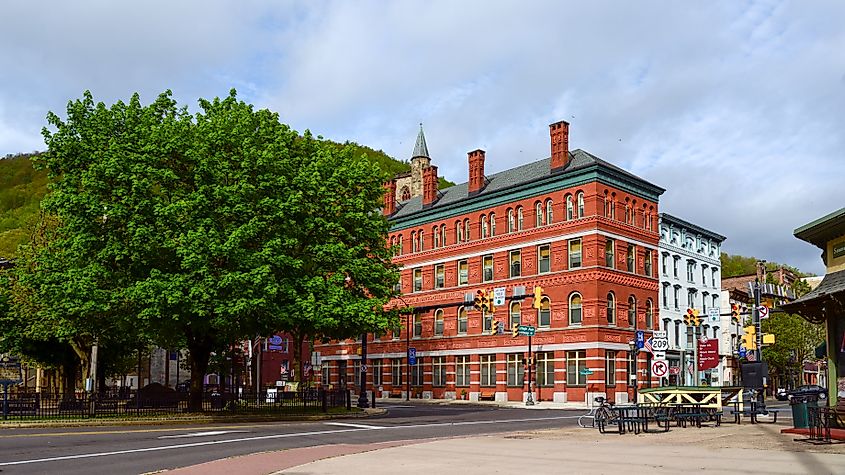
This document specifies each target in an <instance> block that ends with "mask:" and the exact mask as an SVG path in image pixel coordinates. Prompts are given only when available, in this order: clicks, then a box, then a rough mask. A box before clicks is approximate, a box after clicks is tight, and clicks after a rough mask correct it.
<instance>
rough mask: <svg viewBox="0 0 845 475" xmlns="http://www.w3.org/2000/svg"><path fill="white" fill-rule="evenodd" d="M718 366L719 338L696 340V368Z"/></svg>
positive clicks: (702, 368)
mask: <svg viewBox="0 0 845 475" xmlns="http://www.w3.org/2000/svg"><path fill="white" fill-rule="evenodd" d="M717 366H719V340H717V339H715V338H713V339H709V340H704V339H701V340H699V341H698V370H699V371H704V370H707V369H713V368H715V367H717Z"/></svg>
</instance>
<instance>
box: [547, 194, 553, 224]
mask: <svg viewBox="0 0 845 475" xmlns="http://www.w3.org/2000/svg"><path fill="white" fill-rule="evenodd" d="M553 222H554V219H553V218H552V200H551V199H548V200H546V224H552V223H553Z"/></svg>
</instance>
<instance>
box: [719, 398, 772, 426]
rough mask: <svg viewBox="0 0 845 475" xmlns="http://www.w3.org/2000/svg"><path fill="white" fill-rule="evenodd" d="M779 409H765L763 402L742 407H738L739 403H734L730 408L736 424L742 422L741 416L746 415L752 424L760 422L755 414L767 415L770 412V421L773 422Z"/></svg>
mask: <svg viewBox="0 0 845 475" xmlns="http://www.w3.org/2000/svg"><path fill="white" fill-rule="evenodd" d="M781 411H782V409H767V408H766V405H765V404H763V405H756V404H748V405H746V406H745V407H743V408H742V409H739V404H736V403H735V406H734V408H733V409H731V414H732V415H733V416H734V422H735V423H736V424H742V417H743V416H745V417H748V418H749V419H750V421H751V423H752V424H756V423H758V422H760V421H758V420H757V416H768V415H770V414H771V415H772V420H771V423H772V424H775V423H777V421H778V413H779V412H781Z"/></svg>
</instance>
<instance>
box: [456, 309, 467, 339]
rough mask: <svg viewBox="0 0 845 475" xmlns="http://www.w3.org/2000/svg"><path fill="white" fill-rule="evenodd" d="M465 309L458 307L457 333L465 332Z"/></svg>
mask: <svg viewBox="0 0 845 475" xmlns="http://www.w3.org/2000/svg"><path fill="white" fill-rule="evenodd" d="M467 321H468V320H467V309H466V307H460V308H458V334H459V335H463V334H466V332H467Z"/></svg>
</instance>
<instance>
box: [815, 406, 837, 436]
mask: <svg viewBox="0 0 845 475" xmlns="http://www.w3.org/2000/svg"><path fill="white" fill-rule="evenodd" d="M840 414H841V412H839V411H837V410H836V409H835V408H830V407H817V406H809V407H807V427H808V428H809V429H810V441H811V442H819V443H826V444H829V443H830V442H831V439H830V426H831V425H832V424H833V425H834V427H835V424H836V420H837V416H839V415H840Z"/></svg>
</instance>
